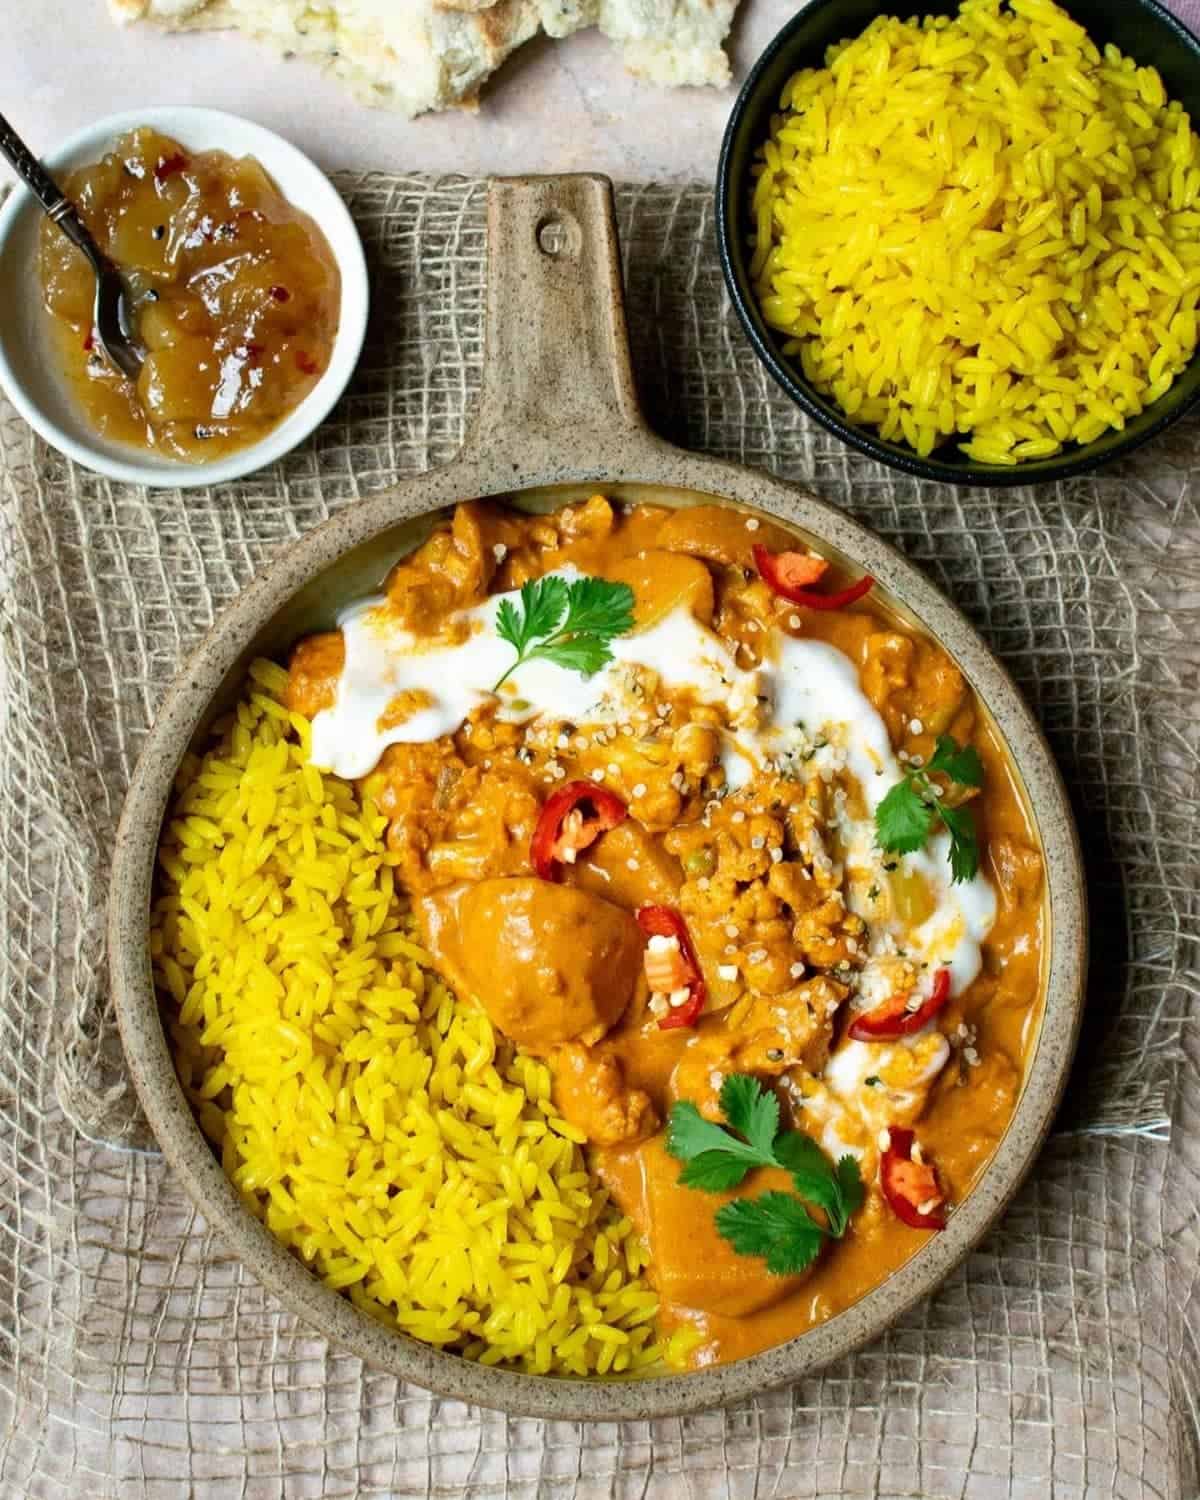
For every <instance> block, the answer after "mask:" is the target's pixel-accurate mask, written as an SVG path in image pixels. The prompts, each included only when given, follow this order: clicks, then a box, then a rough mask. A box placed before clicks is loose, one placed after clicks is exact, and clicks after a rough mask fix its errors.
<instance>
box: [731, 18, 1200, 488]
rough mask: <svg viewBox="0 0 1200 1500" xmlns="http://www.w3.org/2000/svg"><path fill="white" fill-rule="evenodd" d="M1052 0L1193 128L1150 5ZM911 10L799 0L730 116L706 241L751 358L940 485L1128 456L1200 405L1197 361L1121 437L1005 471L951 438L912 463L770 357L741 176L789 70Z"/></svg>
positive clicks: (1171, 46)
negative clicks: (1144, 74)
mask: <svg viewBox="0 0 1200 1500" xmlns="http://www.w3.org/2000/svg"><path fill="white" fill-rule="evenodd" d="M1058 3H1059V4H1060V5H1061V6H1062V8H1063V9H1064V10H1066V11H1067V12H1069V14H1070V15H1071V16H1073V17H1074V18H1075V20H1077V21H1078V22H1079V23H1080V24H1081V25H1082V26H1085V27H1086V28H1087V30H1088V32H1089V33H1090V34H1091V36H1092V39H1093V40H1094V41H1095V42H1096V43H1098V44H1099V45H1101V46H1103V45H1104V44H1105V43H1107V42H1113V43H1115V44H1116V46H1118V47H1119V48H1120V49H1121V51H1122V52H1124V53H1125V54H1126V55H1127V56H1130V57H1133V58H1135V59H1136V60H1137V62H1138V63H1139V64H1141V65H1143V66H1146V65H1152V66H1154V67H1155V68H1157V69H1158V71H1159V72H1160V73H1161V74H1162V79H1163V83H1164V84H1165V85H1166V89H1167V93H1168V96H1169V97H1170V98H1172V99H1178V100H1179V101H1180V102H1181V103H1182V104H1183V106H1184V108H1185V109H1187V110H1188V112H1189V113H1190V114H1191V117H1192V123H1193V128H1195V127H1196V125H1197V124H1198V123H1200V41H1197V39H1196V38H1195V37H1194V36H1193V35H1192V34H1191V32H1189V31H1188V30H1187V28H1186V27H1184V26H1183V25H1181V24H1180V22H1179V21H1177V20H1176V19H1175V17H1174V16H1172V15H1171V14H1170V13H1169V12H1168V11H1166V10H1164V8H1163V7H1162V6H1161V5H1160V4H1158V3H1157V0H1058ZM918 9H919V11H920V13H921V14H922V15H928V14H931V13H932V14H935V15H953V14H956V13H957V11H958V3H957V0H922V3H921V4H920V6H919V7H918ZM912 11H913V6H912V5H911V4H910V3H909V0H892V3H889V0H811V3H810V4H809V5H807V6H806V7H805V8H804V9H803V10H801V11H800V12H799V14H798V15H796V16H794V17H793V18H792V19H791V20H790V21H789V22H788V24H787V25H786V26H785V27H784V28H783V30H782V31H781V32H780V33H779V35H778V36H777V37H776V38H775V40H774V41H773V42H772V43H771V45H770V46H769V47H768V48H767V50H766V51H765V52H764V53H763V55H762V57H760V58H759V60H758V62H757V63H756V65H755V67H754V69H753V71H752V72H751V74H750V76H749V78H747V80H746V82H745V85H744V86H743V88H742V91H741V93H740V94H739V95H738V99H737V103H736V104H735V105H734V107H733V114H732V115H731V116H730V119H729V124H728V126H727V127H726V129H725V139H724V141H723V143H722V145H721V160H720V165H719V167H718V169H717V214H716V219H717V242H718V246H719V249H720V255H721V266H722V269H723V270H724V273H725V282H726V285H727V286H728V287H729V295H730V296H731V297H732V299H733V305H734V307H735V308H736V309H737V313H738V316H739V317H740V318H741V320H742V324H743V326H744V327H745V329H746V332H747V333H748V334H749V335H750V342H751V343H752V344H753V345H754V348H755V350H756V351H757V353H758V356H759V358H760V359H761V360H762V362H763V364H765V365H766V367H767V369H768V370H769V371H770V372H771V374H772V375H773V376H774V377H775V379H776V380H777V381H778V382H779V384H780V385H781V386H782V387H783V388H784V390H785V391H786V392H787V393H788V395H789V396H791V398H792V400H793V401H795V402H797V404H798V405H800V406H801V407H803V408H804V410H805V411H806V412H808V414H809V415H810V416H813V417H815V418H816V419H817V421H818V422H821V423H823V424H824V425H825V426H826V427H828V428H829V430H830V432H834V433H836V434H837V435H838V437H840V438H841V439H842V440H843V442H846V443H849V444H850V446H851V447H852V448H857V449H859V451H860V452H862V453H867V454H869V455H870V456H871V457H872V458H877V459H879V460H880V461H881V462H882V463H885V464H890V465H891V467H892V468H893V469H902V470H903V471H904V472H905V473H906V474H915V475H917V476H919V477H920V478H922V479H940V480H944V481H945V482H947V483H950V484H992V485H1001V484H1003V485H1012V484H1032V483H1039V482H1045V481H1047V480H1051V479H1065V478H1066V477H1067V476H1068V475H1071V474H1082V473H1084V472H1085V471H1086V470H1088V469H1094V468H1096V467H1097V465H1099V464H1103V463H1108V462H1109V461H1110V460H1111V459H1114V458H1118V457H1120V456H1121V455H1123V454H1126V453H1129V452H1131V451H1132V450H1133V449H1134V448H1137V447H1140V445H1141V444H1142V443H1144V442H1147V441H1148V440H1149V439H1150V438H1152V437H1154V436H1155V435H1156V434H1157V433H1159V432H1162V431H1163V429H1164V428H1166V427H1169V426H1170V425H1171V423H1172V422H1176V421H1178V419H1179V418H1180V417H1181V416H1182V415H1183V414H1184V412H1186V411H1187V410H1188V409H1189V408H1190V407H1191V406H1193V405H1194V404H1195V402H1196V401H1197V399H1198V398H1200V354H1197V356H1196V357H1194V358H1193V360H1192V362H1191V364H1190V365H1189V366H1188V367H1187V369H1186V370H1185V371H1184V372H1183V374H1182V375H1181V376H1179V378H1178V379H1177V380H1176V381H1175V384H1174V385H1173V386H1172V387H1171V389H1170V390H1169V391H1168V392H1167V393H1166V395H1165V396H1163V397H1162V399H1161V400H1159V401H1156V402H1155V403H1154V405H1153V406H1150V407H1147V409H1146V410H1145V411H1144V412H1142V414H1141V415H1140V416H1139V417H1136V418H1135V419H1134V420H1133V421H1131V422H1129V423H1128V424H1127V425H1126V427H1125V430H1124V431H1123V432H1110V433H1106V434H1105V435H1104V436H1103V437H1100V438H1097V439H1096V441H1095V442H1093V443H1087V444H1083V445H1080V444H1077V443H1076V444H1072V445H1071V446H1070V447H1068V448H1065V449H1064V450H1063V451H1062V452H1061V453H1056V454H1055V455H1054V456H1053V457H1052V458H1043V459H1035V460H1033V461H1031V462H1029V463H1023V464H1018V465H1016V466H1015V467H1008V466H1003V465H998V464H981V463H976V462H974V461H973V460H971V459H968V458H966V457H964V456H963V454H962V452H961V451H960V449H959V446H958V443H957V442H955V441H954V440H953V439H951V440H950V441H949V442H947V443H946V444H945V445H944V446H943V447H942V448H941V449H938V450H935V452H933V453H931V454H930V456H929V457H928V458H920V457H918V455H917V454H916V453H915V452H914V451H913V450H912V449H911V448H909V447H908V446H907V445H905V444H903V443H894V442H885V441H884V440H883V439H882V438H881V437H879V436H878V435H877V433H876V430H875V429H874V428H871V427H855V426H852V425H851V424H850V423H849V422H847V420H846V419H845V417H844V416H843V414H842V412H841V409H840V408H839V407H838V406H837V405H835V403H834V402H832V401H830V400H828V399H827V398H826V397H824V396H822V395H820V394H819V393H818V392H817V391H816V390H815V389H814V388H813V386H812V385H810V384H809V382H808V381H807V380H806V379H805V377H804V374H803V372H802V371H801V369H800V366H799V362H798V361H793V360H792V359H791V358H789V357H786V356H785V355H784V354H783V353H782V352H781V348H782V342H783V340H782V338H781V337H780V336H779V335H778V334H776V333H775V332H774V330H772V329H770V328H768V326H767V324H766V322H765V321H764V319H763V317H762V314H761V313H760V312H759V310H758V304H757V303H756V302H755V300H754V292H753V289H752V286H751V283H750V277H749V272H748V266H749V260H750V252H749V245H748V236H749V234H750V232H751V230H752V228H753V220H752V218H751V215H750V190H751V178H750V167H751V164H752V163H753V160H754V155H755V152H756V151H757V149H758V147H759V146H760V145H761V144H762V142H763V141H764V140H765V139H766V137H767V134H768V132H769V130H770V121H771V116H772V114H774V113H775V112H776V111H777V110H778V107H779V98H780V95H781V93H782V91H783V86H784V84H785V83H786V82H787V80H788V79H789V78H790V77H791V76H792V74H793V73H795V72H796V71H797V69H799V68H811V67H820V66H822V65H823V63H824V58H825V49H826V48H827V47H829V46H830V45H831V44H833V43H834V42H838V41H841V40H842V39H843V38H846V37H853V36H857V35H858V34H859V33H860V32H861V31H863V30H865V29H866V27H867V26H869V25H870V23H871V22H872V21H873V20H874V19H875V17H876V16H878V15H883V14H888V13H891V14H894V15H902V16H909V15H911V14H912Z"/></svg>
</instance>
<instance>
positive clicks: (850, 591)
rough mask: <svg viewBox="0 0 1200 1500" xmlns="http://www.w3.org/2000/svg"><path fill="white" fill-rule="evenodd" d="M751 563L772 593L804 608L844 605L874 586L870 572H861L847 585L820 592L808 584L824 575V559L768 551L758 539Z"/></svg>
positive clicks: (838, 606) (830, 607) (827, 566)
mask: <svg viewBox="0 0 1200 1500" xmlns="http://www.w3.org/2000/svg"><path fill="white" fill-rule="evenodd" d="M754 566H755V567H756V568H757V569H758V572H759V576H760V577H761V578H762V580H763V582H764V583H765V584H766V585H767V587H768V588H769V589H770V590H771V592H772V593H773V594H777V595H778V596H779V597H780V598H781V599H786V600H787V601H788V602H789V603H790V604H799V605H802V606H803V607H804V608H805V609H844V608H845V606H846V605H847V604H853V603H854V601H855V600H856V599H861V598H862V597H863V595H864V594H867V593H869V592H870V591H871V589H872V588H873V587H874V586H875V580H874V579H873V578H872V577H871V576H870V574H864V575H863V576H862V577H861V578H860V579H859V580H858V582H857V583H852V584H851V585H850V586H849V588H844V589H838V590H837V591H836V592H834V593H828V594H823V593H821V592H820V591H819V590H817V589H814V588H811V587H809V585H810V584H812V583H815V582H817V581H818V580H819V579H821V578H823V577H824V575H825V573H826V571H827V570H828V568H829V564H828V563H827V562H825V561H824V560H823V559H821V558H816V557H809V555H808V554H807V553H806V552H770V551H768V550H767V548H766V547H764V546H762V545H761V543H756V544H755V547H754ZM806 575H807V576H806Z"/></svg>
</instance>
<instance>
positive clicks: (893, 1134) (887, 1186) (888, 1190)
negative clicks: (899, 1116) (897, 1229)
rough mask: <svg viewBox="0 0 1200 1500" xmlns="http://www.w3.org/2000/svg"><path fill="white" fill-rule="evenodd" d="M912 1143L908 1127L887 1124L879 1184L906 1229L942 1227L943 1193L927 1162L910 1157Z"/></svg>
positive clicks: (944, 1211) (943, 1221)
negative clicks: (885, 1148) (886, 1138)
mask: <svg viewBox="0 0 1200 1500" xmlns="http://www.w3.org/2000/svg"><path fill="white" fill-rule="evenodd" d="M914 1143H915V1138H914V1136H913V1133H912V1131H911V1130H904V1129H902V1128H901V1127H900V1126H898V1125H893V1126H892V1127H891V1129H890V1130H889V1131H888V1144H887V1150H886V1151H884V1153H883V1155H882V1156H881V1157H880V1159H879V1186H880V1187H881V1188H882V1189H883V1196H884V1197H885V1198H886V1199H887V1201H888V1207H889V1208H890V1209H891V1210H892V1212H893V1213H894V1214H895V1215H896V1217H897V1218H898V1219H899V1220H900V1222H901V1223H902V1224H907V1225H908V1226H909V1228H910V1229H945V1227H946V1195H945V1194H944V1193H943V1192H942V1189H941V1185H940V1184H939V1183H938V1178H937V1173H936V1171H934V1169H933V1166H932V1165H931V1163H929V1162H927V1161H914V1160H913V1154H912V1153H913V1146H914ZM922 1208H924V1209H925V1212H924V1213H922V1212H921V1210H922Z"/></svg>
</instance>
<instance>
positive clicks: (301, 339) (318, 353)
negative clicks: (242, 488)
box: [38, 129, 341, 461]
mask: <svg viewBox="0 0 1200 1500" xmlns="http://www.w3.org/2000/svg"><path fill="white" fill-rule="evenodd" d="M63 189H64V191H65V192H66V193H67V195H68V196H69V197H70V198H71V199H72V200H73V201H74V202H75V204H76V205H77V207H78V209H79V213H80V216H81V217H82V219H83V221H84V223H85V224H86V225H87V227H88V228H89V229H90V230H91V232H92V234H93V236H94V238H95V239H96V241H97V243H98V244H99V246H100V248H101V249H102V250H103V251H104V252H105V253H106V254H107V255H108V256H109V257H110V259H111V260H113V261H114V262H115V264H116V265H117V266H118V267H119V268H120V270H121V271H122V273H123V274H124V276H125V279H126V282H127V284H128V286H129V287H130V290H131V293H132V297H133V307H134V315H135V322H136V333H137V336H138V338H139V339H140V341H141V343H142V344H143V345H144V347H145V350H146V361H145V364H144V365H143V367H142V371H141V374H140V376H139V378H138V381H137V384H136V385H134V384H133V383H132V382H130V381H129V380H127V379H126V378H125V377H124V376H123V375H122V374H121V373H120V372H119V371H118V370H117V369H116V368H115V367H114V366H113V365H111V364H110V363H109V361H108V359H107V358H106V357H105V355H104V354H103V352H102V351H101V349H100V346H99V344H98V342H97V340H96V336H95V332H94V330H93V327H92V301H93V295H94V286H95V281H94V277H93V275H92V271H91V268H90V266H89V265H88V263H87V262H86V261H85V260H84V258H83V256H82V254H81V253H80V252H79V251H78V250H76V248H75V247H74V245H72V244H71V243H70V241H69V240H68V239H67V238H66V237H65V236H64V235H63V234H62V233H61V231H60V230H59V229H57V228H56V227H55V225H53V224H51V223H50V222H49V221H48V220H47V221H45V222H43V224H42V227H41V240H40V246H39V257H38V263H39V271H40V275H41V282H42V292H43V296H44V298H45V304H46V308H47V310H48V311H49V313H50V315H51V326H52V331H53V335H54V340H55V343H56V345H57V349H58V355H59V361H60V366H61V368H62V370H63V373H64V375H65V376H66V379H67V381H68V383H69V385H70V386H71V389H72V390H73V392H74V393H75V395H76V397H77V399H78V400H79V402H80V404H81V405H82V407H83V409H84V411H85V412H86V414H87V417H88V420H89V421H90V422H91V424H92V426H93V427H94V428H95V429H96V431H97V432H99V433H100V434H101V435H102V436H103V437H106V438H109V439H112V440H114V441H116V442H122V443H129V444H132V445H134V446H137V447H141V448H149V449H154V450H155V451H157V452H161V453H163V454H165V455H168V456H170V457H173V458H180V459H192V460H202V461H207V460H209V459H213V458H217V457H219V456H221V455H222V454H225V453H230V452H233V451H234V450H236V449H239V448H244V447H247V446H249V445H250V444H251V443H255V442H257V441H258V440H259V438H262V437H265V436H266V434H267V433H268V432H270V430H271V429H272V428H273V427H275V426H277V425H278V423H279V422H281V421H282V420H283V418H284V417H286V416H287V415H288V414H289V413H290V412H291V411H293V410H294V409H295V408H296V407H297V406H298V405H299V404H300V402H301V401H302V400H303V399H304V397H305V396H307V395H308V393H309V391H311V390H312V388H313V387H314V386H315V385H316V383H317V381H318V380H319V379H320V378H321V376H322V375H323V374H324V372H325V370H326V368H327V366H328V364H329V357H330V353H331V351H332V348H333V342H334V338H335V337H336V334H337V329H338V319H339V315H340V308H341V276H340V273H339V271H338V267H337V262H336V260H335V259H334V256H333V252H332V250H331V249H330V248H329V244H328V241H327V240H326V239H325V236H324V235H323V234H322V233H321V231H320V230H319V229H318V228H317V226H316V224H314V223H313V221H312V220H311V219H310V218H309V217H308V215H307V214H304V213H302V212H301V211H300V210H299V209H297V208H294V207H293V206H292V205H291V204H290V203H289V202H288V201H287V199H286V198H285V197H284V196H283V195H282V193H280V191H279V189H278V188H277V187H276V186H275V184H274V183H273V182H272V181H271V179H270V178H269V177H268V176H267V174H266V172H264V171H263V169H262V167H261V166H259V164H258V162H256V161H255V160H254V159H253V158H252V157H243V158H242V159H240V160H235V159H234V158H233V157H231V156H227V155H226V154H225V153H224V152H223V151H202V152H190V151H185V150H184V148H183V147H182V146H181V145H179V143H178V142H177V141H173V140H171V139H170V138H169V137H166V136H162V135H159V134H158V133H157V132H156V131H153V130H149V129H141V130H134V131H130V133H129V134H128V135H125V136H122V137H121V139H120V140H119V141H117V143H116V145H115V146H114V148H113V150H112V151H111V152H109V154H108V155H107V156H105V157H104V158H103V159H102V160H100V161H98V162H96V163H95V164H94V165H92V166H89V167H81V168H79V169H78V170H77V171H74V172H71V173H69V174H68V175H67V177H66V178H64V180H63Z"/></svg>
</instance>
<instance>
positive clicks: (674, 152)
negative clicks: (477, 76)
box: [0, 0, 797, 181]
mask: <svg viewBox="0 0 1200 1500" xmlns="http://www.w3.org/2000/svg"><path fill="white" fill-rule="evenodd" d="M796 9H797V0H743V3H742V6H741V14H740V15H739V16H738V18H737V20H736V21H735V25H734V30H733V34H732V37H731V38H730V42H729V50H730V54H731V57H732V60H733V68H734V79H735V83H734V85H733V86H731V87H730V88H728V89H721V90H717V89H662V88H655V87H653V86H652V85H649V84H646V83H642V82H639V81H638V80H637V79H635V78H633V77H631V76H630V75H629V74H628V73H627V72H626V71H625V69H624V67H623V65H622V62H621V56H620V50H619V48H617V47H615V46H614V45H613V44H612V43H610V42H608V41H606V40H605V39H604V38H603V37H601V36H599V35H597V34H596V33H594V32H583V33H578V34H576V35H575V36H572V37H569V38H567V40H566V41H563V42H549V41H547V40H546V39H545V38H539V39H538V40H537V41H535V42H531V43H529V44H528V45H527V46H526V47H524V48H523V49H521V51H519V52H518V53H516V54H515V55H514V56H513V57H511V58H510V59H509V60H508V62H507V64H506V65H505V66H504V67H503V68H502V69H501V70H500V72H499V73H498V74H497V75H495V77H493V78H492V80H491V81H490V83H489V84H487V85H486V86H485V89H484V92H483V98H482V101H481V104H480V107H479V109H478V110H477V111H466V110H450V111H446V112H443V113H441V114H436V115H425V116H423V117H421V118H420V119H418V120H406V119H404V118H403V117H402V116H400V115H396V114H390V113H387V112H385V111H382V110H375V109H369V108H367V107H366V106H365V105H363V104H360V103H359V102H358V100H356V99H355V98H354V97H353V96H352V95H351V94H350V93H349V92H348V91H347V90H346V89H345V88H344V87H343V86H342V85H341V84H339V83H338V82H337V81H336V80H334V79H333V78H331V77H326V76H324V75H323V74H322V73H321V71H320V70H319V69H318V68H316V67H314V66H312V65H311V64H308V63H304V62H299V61H290V62H289V61H285V60H283V59H282V58H280V57H278V56H276V55H275V54H273V53H272V52H271V51H270V49H268V48H266V47H261V46H259V45H257V44H255V43H253V42H250V41H246V40H244V39H242V38H240V37H236V36H218V35H216V34H215V33H195V32H193V33H188V34H184V35H179V36H164V35H163V34H161V33H159V32H157V31H155V30H154V29H152V28H149V27H130V28H122V27H118V26H116V25H114V24H113V23H112V21H111V20H110V19H109V16H108V11H107V7H106V6H105V4H104V0H40V3H38V4H36V5H27V4H24V3H22V0H0V34H2V35H3V38H4V45H3V47H0V101H2V104H0V109H2V110H3V113H4V114H6V115H7V116H8V118H9V120H10V121H11V122H12V124H13V125H14V126H15V127H16V129H17V130H18V131H20V132H21V134H22V135H23V136H24V137H25V139H26V140H27V141H28V142H29V144H30V145H31V146H32V147H33V148H34V149H35V150H48V149H50V147H51V146H52V145H54V144H55V143H56V142H58V141H60V140H62V139H63V138H64V137H66V136H68V135H70V134H72V133H73V132H74V131H76V130H77V129H79V128H80V127H81V126H83V125H85V124H87V123H88V122H89V121H91V120H94V119H96V118H97V117H98V116H101V115H105V114H111V113H113V112H115V111H117V110H124V109H136V108H137V107H138V106H139V105H149V104H164V103H168V102H169V103H171V104H196V105H205V106H208V107H210V108H215V109H226V110H230V111H232V112H233V113H235V114H240V115H246V116H248V117H249V118H251V119H253V120H256V121H257V122H258V123H259V124H262V125H266V126H269V127H270V128H271V129H273V130H276V131H278V132H279V133H280V134H281V135H283V136H286V137H287V138H288V139H290V140H292V141H294V142H295V144H296V145H298V146H300V147H301V148H302V149H303V150H305V151H307V152H308V153H309V155H311V156H312V157H313V158H314V159H315V160H316V161H317V162H319V163H320V165H321V166H322V167H324V168H326V169H327V170H334V169H338V168H347V169H351V170H366V169H369V168H372V167H376V168H384V169H387V170H391V171H426V172H466V173H471V174H474V173H487V172H508V173H519V172H561V171H582V170H590V171H601V172H607V173H609V174H610V175H611V176H613V177H616V178H624V179H631V180H635V181H655V180H659V181H661V180H682V179H696V178H699V179H703V180H706V179H708V178H710V177H711V176H712V175H713V173H714V171H715V168H716V158H717V151H718V149H719V146H720V141H721V133H722V130H723V129H724V125H725V121H726V119H727V117H728V115H729V111H730V109H731V108H732V106H733V100H734V97H735V89H736V85H737V83H740V81H741V80H742V79H743V78H744V77H745V75H746V73H747V71H748V70H749V68H750V67H751V66H752V64H753V62H754V60H755V58H756V57H757V56H758V55H759V53H760V52H761V51H762V50H763V48H764V47H765V46H766V44H767V42H768V41H769V40H770V39H771V37H772V36H774V34H775V33H776V31H778V30H779V28H780V27H781V26H782V25H783V24H784V22H785V21H786V20H787V19H788V18H789V17H790V16H791V15H792V14H793V13H794V12H795V10H796ZM6 170H7V169H5V168H2V167H0V181H3V180H5V178H4V173H5V171H6Z"/></svg>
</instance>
